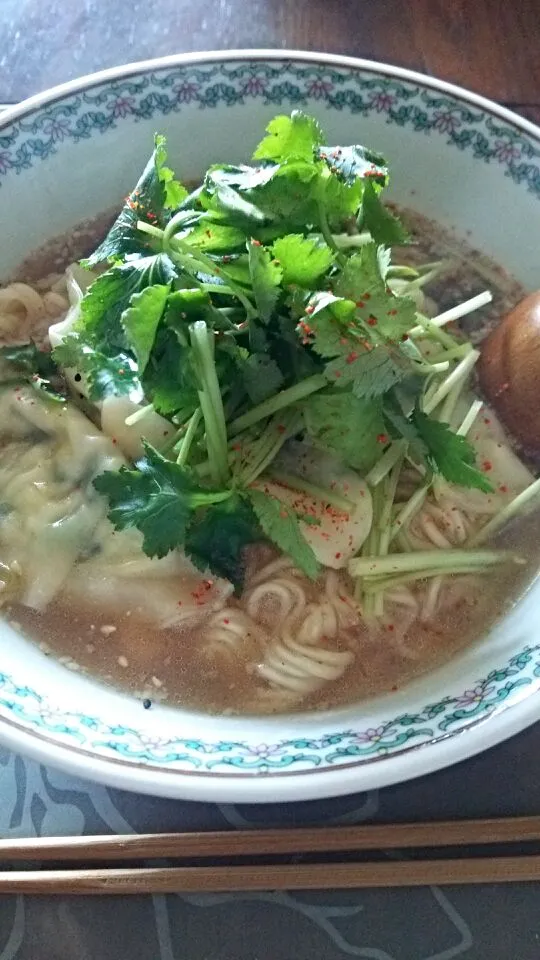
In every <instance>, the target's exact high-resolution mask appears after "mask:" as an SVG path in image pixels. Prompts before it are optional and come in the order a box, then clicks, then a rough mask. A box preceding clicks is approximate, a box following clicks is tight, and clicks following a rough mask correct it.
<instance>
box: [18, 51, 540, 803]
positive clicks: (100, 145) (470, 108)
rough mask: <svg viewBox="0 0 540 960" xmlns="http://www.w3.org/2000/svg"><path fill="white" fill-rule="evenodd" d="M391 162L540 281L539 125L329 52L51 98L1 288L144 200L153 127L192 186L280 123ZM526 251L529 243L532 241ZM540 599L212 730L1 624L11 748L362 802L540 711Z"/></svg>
mask: <svg viewBox="0 0 540 960" xmlns="http://www.w3.org/2000/svg"><path fill="white" fill-rule="evenodd" d="M294 107H301V108H302V109H304V110H306V111H308V112H310V113H313V114H314V115H315V116H316V117H318V119H319V120H320V121H321V122H322V123H323V125H324V127H325V129H326V131H327V134H328V137H329V141H330V142H337V143H350V142H355V141H356V142H358V141H360V142H363V143H367V144H369V145H370V146H372V147H374V148H376V149H378V150H380V151H382V152H383V153H384V154H385V155H386V156H387V157H389V158H390V159H391V162H392V172H393V179H392V187H391V195H392V198H393V199H394V200H396V201H398V202H401V203H403V204H405V205H408V206H411V207H413V208H415V209H416V210H417V211H418V212H420V213H422V214H424V215H426V216H428V217H430V218H433V219H435V220H437V221H439V222H440V223H441V224H443V225H445V226H446V227H449V228H454V229H455V230H456V231H457V233H458V234H459V235H462V236H463V237H465V235H467V238H468V240H469V242H470V243H472V244H473V245H474V246H476V247H478V248H479V249H481V250H482V251H483V252H485V253H487V254H488V255H490V256H492V257H493V258H494V259H495V260H496V261H498V262H499V263H501V264H503V265H504V266H505V267H506V268H507V269H508V270H509V271H510V272H511V273H513V274H514V275H515V277H516V278H517V279H518V280H519V281H521V282H522V283H523V284H524V285H525V286H526V287H530V288H534V287H537V286H538V285H539V283H538V279H539V266H538V250H539V249H540V216H539V213H540V130H539V129H538V128H537V127H535V126H533V125H532V124H531V123H528V122H527V121H526V120H524V119H522V118H521V117H518V116H516V115H515V114H513V113H511V112H509V111H508V110H505V109H503V108H502V107H499V106H497V105H496V104H494V103H491V102H490V101H488V100H485V99H483V98H482V97H479V96H476V95H474V94H472V93H469V92H467V91H465V90H462V89H459V88H458V87H454V86H450V85H449V84H446V83H442V82H440V81H437V80H433V79H431V78H428V77H425V76H422V75H420V74H415V73H411V72H410V71H407V70H401V69H398V68H396V67H391V66H387V65H381V64H377V63H370V62H367V61H361V60H354V59H349V58H346V57H335V56H324V55H321V54H305V53H294V52H293V53H284V52H282V51H279V52H269V51H239V52H236V53H223V52H222V53H212V54H196V55H190V56H178V57H168V58H166V59H163V60H155V61H150V62H146V63H140V64H131V65H128V66H124V67H119V68H117V69H113V70H107V71H104V72H103V73H98V74H95V75H93V76H89V77H85V78H83V79H82V80H76V81H73V82H71V83H67V84H65V85H63V86H61V87H57V88H55V89H53V90H50V91H47V92H46V93H43V94H39V95H38V96H36V97H33V98H32V99H30V100H27V101H26V102H25V103H23V104H21V105H20V106H18V107H15V108H13V109H10V110H8V111H7V112H6V113H5V114H4V115H3V117H2V119H1V123H0V222H1V223H2V235H3V241H4V242H3V243H2V257H1V270H2V279H7V278H8V277H9V274H10V272H11V271H12V270H13V268H15V267H16V266H17V264H18V263H19V262H20V261H21V259H22V258H23V257H24V256H25V255H26V254H27V253H28V252H29V251H30V250H31V249H33V248H35V247H36V246H38V245H40V244H42V243H44V242H45V241H46V240H47V239H48V238H49V237H51V236H54V235H55V234H60V233H63V232H64V231H66V230H68V229H69V228H71V227H72V226H74V225H75V224H77V223H78V222H80V221H81V220H82V219H84V218H85V217H88V216H92V215H94V214H97V213H99V212H101V211H103V210H106V209H107V208H108V207H110V206H111V205H113V204H116V203H118V202H119V200H120V199H121V198H122V197H123V196H124V195H125V194H126V192H127V191H128V189H129V188H130V187H131V186H132V184H133V183H134V182H135V179H136V177H137V174H138V173H139V170H140V168H141V165H142V163H143V162H144V161H145V160H146V157H147V154H148V152H149V145H150V144H151V141H152V136H153V134H154V131H156V130H159V131H161V132H163V133H165V134H166V135H167V137H168V138H169V145H170V153H171V156H172V157H173V158H174V162H175V166H176V168H177V169H178V170H179V171H180V173H181V175H182V177H183V178H184V179H189V178H194V177H197V175H198V174H200V173H201V171H203V170H204V169H205V168H206V167H207V166H208V165H209V164H210V163H211V162H214V161H215V160H216V159H219V160H224V161H230V162H237V161H241V160H245V159H247V158H248V157H249V155H250V153H251V150H252V148H253V147H254V145H255V143H256V142H257V138H258V137H259V136H260V132H261V130H262V129H263V127H264V126H265V124H266V123H267V122H268V120H270V118H271V117H272V116H273V115H274V114H275V113H277V112H280V111H281V112H286V111H290V110H291V109H292V108H294ZM523 240H525V242H523ZM539 610H540V585H537V586H534V587H533V588H532V589H531V590H530V591H529V593H528V594H527V596H526V597H525V598H524V599H523V600H522V601H520V602H519V603H518V604H517V605H516V606H515V607H514V608H513V609H512V611H511V613H510V614H509V615H508V616H507V617H506V618H505V619H504V621H503V622H501V623H499V624H498V625H497V626H496V627H495V628H494V629H493V630H492V631H491V632H490V633H489V635H488V636H486V637H484V638H483V639H482V640H481V641H479V642H478V643H476V644H474V645H472V646H470V647H469V648H468V649H466V650H465V651H464V652H463V653H461V654H460V655H458V656H457V657H455V658H454V659H453V660H452V661H451V662H450V663H447V664H446V665H445V666H443V667H440V668H439V669H437V670H434V671H432V672H431V673H429V674H427V675H425V676H423V677H421V678H420V679H417V680H415V681H414V682H412V683H410V684H409V685H407V686H406V687H404V688H403V689H401V690H400V691H399V692H397V693H393V694H388V695H385V696H380V697H376V698H373V699H371V700H369V701H365V702H363V703H361V704H358V705H356V706H351V707H348V708H346V709H339V710H334V711H331V712H326V713H320V714H316V715H315V714H309V715H307V714H306V715H301V714H300V715H296V716H290V717H289V716H286V717H279V718H264V719H263V718H261V719H253V718H249V719H241V718H240V719H231V718H224V717H220V718H212V717H208V716H203V715H200V714H194V713H189V712H185V711H183V710H180V709H172V708H169V707H161V706H156V707H154V708H153V709H152V710H151V711H145V710H143V707H142V705H141V703H140V701H137V700H135V699H134V698H130V697H129V696H127V695H124V694H122V693H119V692H116V691H114V690H112V689H109V688H105V687H104V686H101V685H99V684H98V683H97V682H95V681H93V680H92V679H86V678H83V677H81V676H77V675H74V674H73V673H69V672H68V671H67V670H66V669H64V668H63V667H62V666H60V665H59V664H57V663H55V662H53V661H51V659H48V658H46V657H45V656H44V655H42V654H41V653H40V652H39V650H38V649H36V648H35V647H33V646H31V645H30V644H29V643H28V642H27V641H25V640H24V639H23V638H22V637H21V636H19V635H18V634H17V633H16V632H15V630H14V629H12V628H11V627H10V626H8V625H7V624H5V623H2V624H0V671H1V672H0V737H1V739H2V740H3V741H4V742H5V743H7V744H8V745H9V746H10V747H12V748H13V749H14V750H17V751H20V752H24V753H27V754H31V755H33V756H34V757H37V758H38V759H39V760H41V761H43V762H45V763H49V764H53V765H57V766H61V767H64V768H66V769H68V770H70V771H71V772H73V773H77V774H80V775H82V776H84V777H88V778H93V779H96V780H100V781H103V782H104V783H108V784H111V785H114V786H117V787H123V788H127V789H132V790H137V791H140V792H148V793H154V794H161V795H164V796H171V797H184V798H189V799H197V800H213V801H216V800H220V801H223V802H228V801H231V802H233V801H237V802H250V801H267V800H268V799H269V798H272V799H273V800H300V799H307V798H314V797H323V796H331V795H337V794H345V793H349V792H353V791H358V790H364V789H368V788H373V787H378V786H383V785H385V784H390V783H394V782H396V781H400V780H405V779H407V778H410V777H415V776H419V775H420V774H426V773H428V772H430V771H433V770H436V769H438V768H441V767H444V766H446V765H448V764H451V763H455V762H456V761H459V760H463V759H465V758H467V757H470V756H472V755H473V754H475V753H477V752H479V751H480V750H483V749H485V748H486V747H489V746H491V745H493V744H495V743H498V742H499V741H501V740H503V739H504V738H506V737H508V736H510V735H511V734H514V733H516V732H517V731H519V730H521V729H523V728H524V727H526V726H527V725H529V724H531V723H533V722H534V721H535V720H537V719H538V718H539V717H540V691H539V687H540V642H539V641H538V636H537V630H536V626H535V624H536V619H537V617H538V611H539Z"/></svg>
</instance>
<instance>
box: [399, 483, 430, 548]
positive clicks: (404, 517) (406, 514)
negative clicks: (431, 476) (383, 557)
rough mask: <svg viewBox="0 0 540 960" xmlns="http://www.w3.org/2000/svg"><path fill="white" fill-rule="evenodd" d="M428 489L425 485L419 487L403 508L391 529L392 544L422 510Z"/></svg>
mask: <svg viewBox="0 0 540 960" xmlns="http://www.w3.org/2000/svg"><path fill="white" fill-rule="evenodd" d="M427 492H428V488H427V486H426V485H425V484H423V485H422V486H421V487H418V489H417V490H415V491H414V493H413V495H412V497H410V498H409V500H407V503H406V504H404V506H403V507H402V508H401V510H400V511H399V513H398V514H397V516H396V518H395V520H394V522H393V524H392V527H391V529H390V542H392V540H393V539H394V537H396V536H397V534H398V533H399V532H400V530H401V529H402V528H403V527H404V526H405V524H406V523H408V522H409V520H411V518H412V517H414V515H415V514H416V513H418V511H419V510H420V509H421V507H422V505H423V503H424V500H425V499H426V497H427Z"/></svg>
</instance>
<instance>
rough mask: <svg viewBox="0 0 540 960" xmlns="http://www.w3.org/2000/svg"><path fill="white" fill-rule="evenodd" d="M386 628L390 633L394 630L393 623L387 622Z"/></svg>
mask: <svg viewBox="0 0 540 960" xmlns="http://www.w3.org/2000/svg"><path fill="white" fill-rule="evenodd" d="M386 629H387V630H388V631H389V632H390V633H393V631H394V624H393V623H389V624H388V626H387V628H386Z"/></svg>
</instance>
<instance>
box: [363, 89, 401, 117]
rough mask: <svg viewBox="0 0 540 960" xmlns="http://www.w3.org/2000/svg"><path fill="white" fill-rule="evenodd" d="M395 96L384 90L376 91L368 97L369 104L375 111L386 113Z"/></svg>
mask: <svg viewBox="0 0 540 960" xmlns="http://www.w3.org/2000/svg"><path fill="white" fill-rule="evenodd" d="M395 100H396V98H395V97H394V96H393V95H392V94H391V93H386V92H385V91H384V90H380V91H379V92H378V93H373V94H372V95H371V97H370V101H369V102H370V105H371V106H372V107H373V108H374V109H375V110H376V111H377V113H388V111H389V110H390V108H391V107H392V106H393V105H394V103H395Z"/></svg>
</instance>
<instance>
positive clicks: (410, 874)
mask: <svg viewBox="0 0 540 960" xmlns="http://www.w3.org/2000/svg"><path fill="white" fill-rule="evenodd" d="M531 880H540V856H535V857H485V858H479V859H473V858H468V859H463V860H414V861H409V862H404V861H400V862H395V863H394V862H392V863H313V864H277V865H276V864H273V865H271V866H269V865H265V866H240V867H236V866H235V867H161V868H160V867H143V868H140V869H137V868H135V869H132V870H129V869H110V870H107V869H105V870H47V871H44V872H42V873H40V872H39V871H34V870H32V871H28V872H24V871H19V872H17V873H1V874H0V894H6V893H25V894H34V895H36V894H45V895H48V896H51V895H52V894H54V895H59V894H60V895H84V896H104V895H105V896H109V895H120V896H125V895H127V894H148V893H188V892H194V891H199V892H203V891H204V892H205V893H232V892H238V891H242V890H348V889H353V888H356V889H360V888H365V887H424V886H429V885H431V884H436V885H437V886H449V885H452V884H471V883H512V882H513V883H516V882H521V883H523V882H525V881H531Z"/></svg>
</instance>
